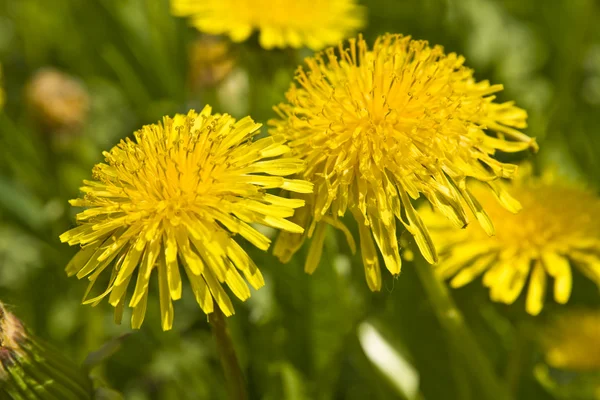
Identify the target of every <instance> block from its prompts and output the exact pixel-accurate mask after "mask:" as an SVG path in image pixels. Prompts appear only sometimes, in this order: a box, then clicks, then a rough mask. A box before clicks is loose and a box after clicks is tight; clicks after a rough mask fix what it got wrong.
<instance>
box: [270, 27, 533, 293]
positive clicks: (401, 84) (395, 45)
mask: <svg viewBox="0 0 600 400" xmlns="http://www.w3.org/2000/svg"><path fill="white" fill-rule="evenodd" d="M463 64H464V58H463V57H461V56H458V55H456V54H454V53H451V54H447V55H446V54H445V53H444V51H443V49H442V47H440V46H434V47H430V46H429V45H428V44H427V42H425V41H416V40H411V38H410V37H404V36H401V35H384V36H382V37H379V38H378V39H377V41H376V42H375V45H374V46H373V48H372V49H371V50H369V48H368V46H367V43H366V42H365V40H363V39H362V38H361V37H359V38H358V40H356V39H351V40H350V44H349V46H348V47H342V46H341V45H340V46H339V48H338V49H337V51H336V49H334V48H329V49H327V50H326V51H325V52H324V53H322V54H319V55H317V56H316V57H313V58H308V59H306V67H300V68H299V69H298V72H297V74H296V81H297V85H295V84H294V85H292V87H291V88H290V90H289V91H288V92H287V95H286V98H287V102H286V103H283V104H280V105H279V106H277V107H276V108H275V110H276V111H277V113H278V114H279V117H280V118H279V119H275V120H272V121H270V125H271V126H272V129H271V130H270V132H271V134H272V135H275V136H279V135H282V136H284V137H285V138H286V139H287V140H288V141H289V146H290V147H291V148H292V153H291V155H292V156H294V157H299V158H301V159H303V160H306V162H307V164H308V168H307V169H306V170H305V171H304V172H303V173H302V177H303V178H304V179H306V180H308V181H310V182H313V183H314V184H315V192H314V195H312V196H309V197H307V202H308V206H307V208H306V209H304V210H303V211H301V212H299V213H297V214H296V216H295V217H294V221H296V222H297V223H298V224H300V225H302V226H304V227H305V228H306V234H305V235H304V236H303V235H299V234H293V233H289V234H288V233H283V234H281V235H280V236H279V240H278V242H277V243H276V245H275V250H274V252H275V254H276V255H277V256H278V257H279V258H280V259H281V260H283V261H287V260H289V259H290V257H291V256H292V254H294V253H295V252H296V251H297V250H298V248H299V247H300V245H301V244H302V242H303V240H304V238H305V237H309V238H311V237H312V244H311V248H310V250H309V257H308V259H307V263H306V270H307V271H308V272H312V271H314V269H315V268H316V267H317V265H318V262H319V256H320V253H321V247H322V246H323V239H324V237H325V234H324V232H325V231H324V230H325V227H326V225H328V224H329V225H332V226H334V227H337V228H340V229H343V230H346V228H345V227H344V225H343V224H342V222H341V220H340V219H339V218H341V217H343V216H344V215H345V214H346V211H349V212H350V213H351V214H352V216H353V217H354V219H355V220H356V221H357V223H358V228H359V234H360V244H361V249H362V258H363V262H364V267H365V274H366V278H367V282H368V284H369V287H370V288H371V289H372V290H379V289H380V288H381V272H380V267H379V256H378V251H377V250H376V246H377V248H378V249H379V252H380V253H381V254H382V256H383V260H384V263H385V266H386V267H387V269H388V270H389V271H390V272H391V273H392V274H394V275H397V274H398V273H400V267H401V260H400V255H399V248H398V239H397V227H396V220H399V221H400V222H401V224H402V225H404V227H405V228H406V229H407V230H408V231H409V232H410V233H411V234H412V235H413V236H414V237H415V239H416V242H417V244H418V246H419V248H420V250H421V252H422V253H423V255H424V256H425V258H426V259H427V260H428V261H429V262H431V263H434V262H436V261H437V254H436V250H435V247H434V245H433V242H432V240H431V238H430V236H429V233H428V230H427V227H426V224H424V223H423V221H421V218H420V217H419V215H418V214H417V212H416V211H415V209H414V207H413V204H412V201H413V200H416V199H417V198H419V197H420V196H421V195H423V196H424V197H425V198H426V199H427V200H428V201H429V202H430V203H431V204H432V205H433V206H434V207H435V208H436V209H438V210H439V211H441V212H442V213H443V214H444V215H445V216H446V217H448V218H449V219H450V220H451V221H452V223H453V224H454V225H456V226H458V227H463V226H465V225H466V223H467V216H466V210H468V209H470V210H472V211H473V212H474V213H475V214H476V215H477V218H478V220H479V222H480V223H481V225H482V226H483V227H484V229H485V230H486V232H487V233H488V234H490V235H491V234H493V232H494V228H493V225H492V222H491V220H490V218H489V217H488V215H487V214H486V212H485V210H484V209H483V207H481V205H480V204H479V202H478V201H477V199H476V198H475V197H474V196H473V195H471V193H470V192H469V190H468V188H467V186H466V181H467V178H474V179H478V180H482V181H485V182H486V184H487V186H488V188H489V189H491V190H492V191H494V192H495V193H496V194H497V196H499V197H500V199H501V201H502V203H503V205H504V206H505V207H506V208H508V209H509V210H511V211H516V210H517V209H518V203H517V202H516V201H514V200H512V198H511V197H510V196H509V195H508V194H507V193H506V192H505V191H504V190H503V189H502V187H501V186H500V185H498V183H497V179H498V178H511V177H512V176H513V175H514V173H515V171H516V169H517V167H516V166H515V165H512V164H505V163H501V162H499V161H497V160H495V159H494V158H493V157H492V156H493V155H494V153H495V152H496V151H497V150H501V151H505V152H517V151H521V150H525V149H527V148H530V147H533V148H535V147H536V144H535V142H534V140H533V139H531V138H529V137H527V136H525V135H524V134H522V133H521V132H519V131H518V130H517V129H520V128H524V127H525V126H526V123H525V121H526V117H527V114H526V113H525V111H523V110H522V109H520V108H517V107H515V106H514V104H513V103H512V102H507V103H496V102H494V99H495V97H494V95H493V94H494V93H496V92H498V91H500V90H502V85H491V84H489V82H487V81H482V82H477V81H476V80H475V79H474V78H473V71H472V70H470V69H468V68H466V67H465V66H464V65H463ZM490 134H491V135H490ZM507 138H510V139H514V141H509V140H507ZM348 236H349V234H348Z"/></svg>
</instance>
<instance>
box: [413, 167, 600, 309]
mask: <svg viewBox="0 0 600 400" xmlns="http://www.w3.org/2000/svg"><path fill="white" fill-rule="evenodd" d="M511 192H512V193H513V194H514V195H515V197H516V198H518V199H519V200H520V201H521V204H522V206H523V209H522V211H521V212H520V213H518V214H516V215H515V214H511V213H509V212H507V211H506V210H505V209H504V208H502V207H501V206H499V205H498V204H497V202H496V200H495V199H494V198H493V196H491V195H490V194H489V193H488V192H487V191H485V190H483V188H482V187H475V188H474V193H475V194H476V195H477V197H478V198H479V200H480V202H481V205H482V206H483V207H484V208H485V209H486V211H487V212H488V214H489V215H490V217H491V218H492V219H493V220H494V221H495V223H496V228H497V229H496V236H493V237H489V236H488V235H487V234H486V233H485V232H484V231H483V230H482V229H480V228H479V227H478V226H476V225H473V226H472V225H469V226H468V227H467V228H466V229H463V230H457V229H455V228H454V227H452V226H450V225H449V224H447V223H446V221H444V220H443V218H441V216H440V215H439V214H436V213H434V212H432V211H427V210H424V211H423V212H422V213H421V214H422V217H423V220H424V222H425V223H427V224H429V225H430V226H432V227H434V228H433V229H432V232H431V233H432V238H433V241H434V243H435V244H436V245H437V246H438V247H439V248H440V254H441V255H440V262H439V265H438V266H437V273H438V274H439V276H440V277H441V278H443V279H448V278H451V277H452V280H451V281H450V285H451V286H452V287H460V286H463V285H466V284H467V283H469V282H471V281H473V280H474V279H475V278H477V277H478V276H479V275H481V274H483V284H484V285H485V286H486V287H489V288H490V297H491V299H492V300H493V301H498V302H503V303H506V304H511V303H513V302H514V301H515V300H516V299H517V298H518V297H519V295H520V294H521V292H522V291H523V288H524V287H525V285H526V283H527V281H528V280H529V287H528V289H527V295H526V306H525V307H526V310H527V312H528V313H529V314H532V315H537V314H539V313H540V311H541V310H542V308H543V302H544V297H545V290H546V285H547V282H546V281H547V280H548V277H551V278H552V279H553V280H554V299H555V300H556V301H557V302H558V303H560V304H564V303H566V302H567V301H568V300H569V297H570V295H571V286H572V271H571V269H572V266H575V267H577V268H578V269H579V270H580V271H581V272H582V273H583V274H584V275H586V276H587V277H588V278H590V279H591V280H592V281H594V282H595V283H596V284H598V285H600V226H599V225H598V220H600V199H599V198H598V197H597V196H596V195H594V194H593V193H591V192H590V191H587V190H586V189H584V188H581V187H577V186H574V185H569V184H566V183H563V182H559V181H558V180H557V179H556V178H554V177H553V176H551V175H546V176H545V177H543V178H534V177H531V176H523V177H520V179H518V180H515V181H514V182H513V185H512V190H511Z"/></svg>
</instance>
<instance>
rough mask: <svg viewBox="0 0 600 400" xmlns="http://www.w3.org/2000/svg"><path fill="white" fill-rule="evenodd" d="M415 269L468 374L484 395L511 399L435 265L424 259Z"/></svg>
mask: <svg viewBox="0 0 600 400" xmlns="http://www.w3.org/2000/svg"><path fill="white" fill-rule="evenodd" d="M415 269H416V271H417V275H418V276H419V279H420V280H421V283H422V285H423V289H424V290H425V293H426V294H427V297H428V299H429V301H430V303H431V305H432V307H433V309H434V312H435V314H436V316H437V318H438V320H439V322H440V324H441V325H442V328H443V329H444V330H445V331H446V333H447V334H448V336H449V337H450V338H451V343H452V345H453V346H454V348H455V350H456V351H457V354H458V355H459V356H461V357H462V359H463V360H464V361H465V365H466V366H467V368H468V373H469V375H470V376H471V377H472V378H473V380H474V381H475V382H476V383H477V385H478V386H479V390H480V393H481V398H482V399H488V400H508V399H510V395H509V394H508V392H507V391H506V388H505V386H504V384H503V382H501V381H500V380H499V378H498V376H497V374H496V373H495V372H494V368H493V366H492V365H491V364H490V361H489V360H488V359H487V357H486V356H485V353H484V352H483V350H482V349H481V347H480V346H479V344H478V343H477V340H476V338H475V337H474V335H473V333H471V331H470V329H469V328H468V327H467V325H466V323H465V321H464V318H463V315H462V314H461V312H460V311H459V310H458V308H457V307H456V305H455V304H454V301H453V300H452V298H451V297H450V295H449V293H448V289H447V288H446V286H445V285H444V284H443V283H442V282H441V281H440V280H439V279H438V278H437V277H436V276H435V274H434V272H433V268H432V267H431V266H430V265H427V264H425V263H422V262H421V263H417V264H416V267H415Z"/></svg>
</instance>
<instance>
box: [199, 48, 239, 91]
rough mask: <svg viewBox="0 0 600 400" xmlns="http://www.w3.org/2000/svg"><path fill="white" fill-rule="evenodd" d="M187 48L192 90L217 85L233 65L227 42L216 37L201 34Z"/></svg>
mask: <svg viewBox="0 0 600 400" xmlns="http://www.w3.org/2000/svg"><path fill="white" fill-rule="evenodd" d="M189 50H190V53H189V60H190V65H189V77H190V85H191V87H192V89H194V90H198V89H200V88H204V87H212V86H216V85H218V84H219V83H221V82H222V81H223V80H224V79H225V78H227V76H229V74H230V73H231V71H232V70H233V67H234V66H235V59H234V57H233V56H232V53H231V49H230V46H229V43H227V42H225V41H224V40H222V39H219V38H217V37H213V36H201V37H200V38H198V39H197V40H195V41H194V42H193V43H192V44H191V46H190V49H189Z"/></svg>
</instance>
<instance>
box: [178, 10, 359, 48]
mask: <svg viewBox="0 0 600 400" xmlns="http://www.w3.org/2000/svg"><path fill="white" fill-rule="evenodd" d="M171 7H172V12H173V14H174V15H177V16H181V17H188V16H189V17H190V18H191V23H192V25H194V26H195V27H196V28H197V29H198V30H200V31H202V32H205V33H210V34H213V35H222V34H227V35H229V36H230V37H231V39H232V40H233V41H234V42H243V41H244V40H246V39H248V37H249V36H250V35H251V34H252V32H253V31H254V30H258V31H259V32H260V37H259V41H260V45H261V46H262V47H263V48H265V49H272V48H274V47H279V48H283V47H295V48H299V47H303V46H308V47H310V48H311V49H313V50H318V49H321V48H323V47H325V46H327V45H331V44H334V43H337V42H339V41H340V40H343V39H344V38H345V37H346V36H348V35H349V34H352V33H354V32H355V31H356V30H357V29H360V28H361V27H362V26H363V24H364V16H363V14H364V10H363V8H362V7H360V6H358V5H357V3H356V0H321V1H316V2H315V1H311V0H171Z"/></svg>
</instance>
